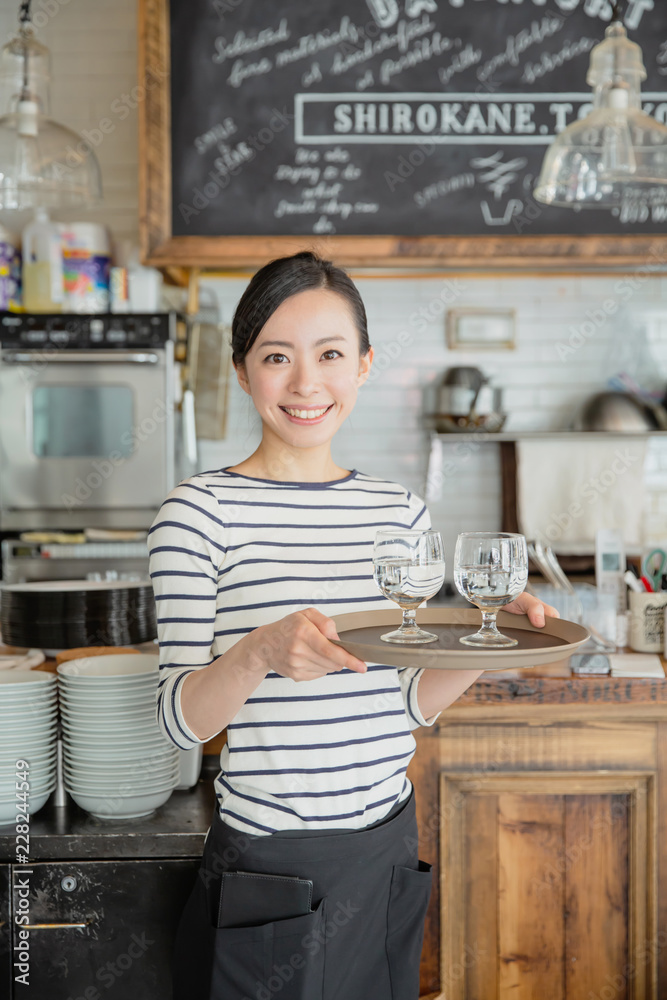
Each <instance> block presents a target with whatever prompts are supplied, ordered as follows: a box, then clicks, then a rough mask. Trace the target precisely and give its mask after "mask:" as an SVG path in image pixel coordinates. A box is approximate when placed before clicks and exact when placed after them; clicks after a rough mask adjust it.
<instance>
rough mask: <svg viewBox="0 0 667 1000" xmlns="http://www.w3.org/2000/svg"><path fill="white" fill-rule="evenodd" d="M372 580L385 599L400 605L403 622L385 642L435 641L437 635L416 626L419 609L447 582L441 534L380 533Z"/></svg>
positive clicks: (383, 638) (375, 549)
mask: <svg viewBox="0 0 667 1000" xmlns="http://www.w3.org/2000/svg"><path fill="white" fill-rule="evenodd" d="M373 578H374V580H375V582H376V584H377V586H378V587H379V589H380V590H381V591H382V593H383V594H384V596H385V597H388V598H389V600H390V601H394V602H395V603H396V604H398V606H399V608H400V609H401V611H402V612H403V622H402V624H401V626H400V628H398V629H396V630H395V631H394V632H386V633H385V635H383V636H381V637H380V638H381V639H382V641H383V642H433V640H434V639H437V638H438V637H437V635H433V633H432V632H425V631H424V630H423V629H421V628H420V627H419V625H417V617H416V613H417V608H418V607H419V605H420V604H421V603H422V602H423V601H427V600H428V599H429V597H433V596H434V595H435V594H437V593H438V591H439V590H440V588H441V587H442V584H443V582H444V579H445V555H444V548H443V544H442V538H441V536H440V532H439V531H408V530H405V531H401V530H400V529H399V530H397V531H378V532H377V534H376V536H375V546H374V548H373Z"/></svg>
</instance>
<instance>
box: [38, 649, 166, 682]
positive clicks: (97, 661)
mask: <svg viewBox="0 0 667 1000" xmlns="http://www.w3.org/2000/svg"><path fill="white" fill-rule="evenodd" d="M159 665H160V658H159V656H157V655H155V654H153V653H122V654H119V653H111V654H106V655H103V656H88V657H85V658H82V659H80V660H67V661H66V662H65V663H61V664H59V666H58V668H57V670H58V676H59V677H65V678H67V682H68V683H69V682H71V681H72V680H73V679H76V678H82V679H84V678H89V677H94V678H100V679H101V678H127V677H143V676H145V675H148V674H155V675H157V672H158V669H159Z"/></svg>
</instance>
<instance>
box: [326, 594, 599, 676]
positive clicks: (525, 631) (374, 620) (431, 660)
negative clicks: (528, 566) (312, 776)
mask: <svg viewBox="0 0 667 1000" xmlns="http://www.w3.org/2000/svg"><path fill="white" fill-rule="evenodd" d="M333 620H334V622H335V624H336V631H337V632H338V635H339V636H340V639H339V640H336V639H334V640H333V641H334V642H337V644H338V645H339V646H342V647H343V649H346V650H347V651H348V653H352V655H353V656H357V657H359V659H360V660H364V661H366V662H367V663H388V664H389V665H390V666H393V667H428V668H429V669H432V668H434V667H435V668H438V669H440V670H507V669H509V668H514V667H537V666H540V665H541V664H543V663H553V662H554V661H556V660H562V659H565V658H566V657H568V656H570V655H571V654H572V653H574V652H575V651H576V650H577V649H578V647H579V646H581V645H582V643H584V642H586V640H587V639H589V638H590V634H589V632H588V631H587V630H586V629H585V628H584V627H583V625H577V624H575V622H568V621H564V620H563V619H562V618H547V620H546V622H545V625H544V627H543V628H536V627H535V626H534V625H531V624H530V622H529V621H528V616H527V615H513V614H512V613H511V612H509V611H500V612H498V628H499V629H500V631H501V632H502V633H503V634H504V635H508V636H511V638H512V639H518V640H519V644H518V646H511V647H509V648H508V649H479V648H477V649H475V648H474V647H472V646H463V645H462V644H461V643H460V642H459V639H460V638H461V636H464V635H470V634H471V633H472V632H475V631H476V630H477V628H479V626H480V625H481V623H482V614H481V612H480V611H477V610H475V609H474V608H435V609H434V608H424V609H423V610H421V611H417V622H418V624H419V625H421V627H422V628H425V629H428V631H429V632H434V633H435V634H436V635H437V636H438V638H437V640H434V641H433V642H429V643H415V645H414V646H411V645H410V646H409V645H399V644H398V643H393V642H383V641H382V639H381V638H380V636H381V635H382V634H383V633H384V632H388V631H390V630H391V629H392V628H398V626H399V625H400V622H401V617H400V612H397V611H393V610H389V611H356V612H354V613H353V614H349V615H337V616H336V617H335V618H334V619H333Z"/></svg>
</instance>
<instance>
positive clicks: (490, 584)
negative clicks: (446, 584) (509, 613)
mask: <svg viewBox="0 0 667 1000" xmlns="http://www.w3.org/2000/svg"><path fill="white" fill-rule="evenodd" d="M454 582H455V584H456V589H457V590H458V592H459V593H460V594H462V595H463V597H465V598H466V599H467V600H468V601H470V603H471V604H475V605H476V606H477V607H478V608H479V609H480V611H481V612H482V627H481V629H480V630H479V632H475V633H474V634H473V635H466V636H464V638H462V639H459V642H463V643H465V644H466V645H467V646H487V647H489V648H492V647H496V648H497V647H503V646H516V644H517V640H516V639H510V637H509V636H507V635H502V633H501V632H499V631H498V628H497V626H496V615H497V614H498V609H499V608H502V606H503V605H504V604H509V602H510V601H513V600H514V598H515V597H518V596H519V594H521V593H522V592H523V591H524V590H525V588H526V583H527V582H528V550H527V548H526V539H525V538H524V536H523V535H515V534H510V533H509V532H493V531H464V532H462V534H460V535H459V537H458V538H457V540H456V551H455V553H454Z"/></svg>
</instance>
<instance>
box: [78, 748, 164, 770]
mask: <svg viewBox="0 0 667 1000" xmlns="http://www.w3.org/2000/svg"><path fill="white" fill-rule="evenodd" d="M174 751H175V753H173V754H172V753H171V752H170V751H169V750H168V749H166V750H163V749H159V750H152V751H149V752H148V753H141V752H139V753H138V752H137V751H136V750H130V751H124V752H123V753H119V754H113V755H112V754H107V755H106V756H102V755H101V754H100V755H99V756H98V757H91V756H90V754H79V753H73V752H72V751H71V750H70V751H66V752H65V753H64V755H63V756H64V759H65V763H66V764H70V765H76V764H78V763H80V762H82V763H83V765H84V766H85V767H98V768H99V767H125V766H128V765H130V764H136V763H137V762H139V763H141V764H142V765H143V766H145V767H151V766H153V765H155V766H159V765H160V764H163V763H164V764H166V763H167V762H168V763H172V762H173V761H174V760H178V759H179V751H178V750H177V748H176V747H174Z"/></svg>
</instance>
